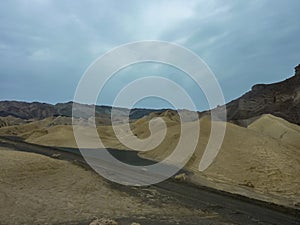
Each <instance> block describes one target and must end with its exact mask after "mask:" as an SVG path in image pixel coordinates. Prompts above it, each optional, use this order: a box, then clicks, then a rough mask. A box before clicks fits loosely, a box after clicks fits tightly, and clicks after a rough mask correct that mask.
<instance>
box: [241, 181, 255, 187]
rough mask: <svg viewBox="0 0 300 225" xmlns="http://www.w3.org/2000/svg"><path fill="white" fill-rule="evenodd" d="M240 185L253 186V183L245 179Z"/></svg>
mask: <svg viewBox="0 0 300 225" xmlns="http://www.w3.org/2000/svg"><path fill="white" fill-rule="evenodd" d="M241 185H243V186H246V187H250V188H254V184H253V183H252V182H251V181H247V180H245V182H244V183H243V184H241Z"/></svg>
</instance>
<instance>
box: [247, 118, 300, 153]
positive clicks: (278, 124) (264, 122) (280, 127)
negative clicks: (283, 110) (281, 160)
mask: <svg viewBox="0 0 300 225" xmlns="http://www.w3.org/2000/svg"><path fill="white" fill-rule="evenodd" d="M248 128H249V129H252V130H255V131H258V132H261V133H263V134H264V135H267V136H270V137H272V138H274V139H276V140H280V141H281V142H282V143H285V144H288V145H292V146H294V147H296V148H298V149H300V138H299V134H300V127H299V126H298V125H296V124H292V123H290V122H288V121H286V120H284V119H282V118H279V117H276V116H273V115H270V114H267V115H263V116H261V117H260V118H259V119H257V120H256V121H254V122H253V123H251V124H250V125H249V127H248Z"/></svg>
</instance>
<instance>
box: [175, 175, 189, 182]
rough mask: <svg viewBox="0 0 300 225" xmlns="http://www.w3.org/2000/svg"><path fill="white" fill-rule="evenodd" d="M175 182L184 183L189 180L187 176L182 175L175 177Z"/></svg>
mask: <svg viewBox="0 0 300 225" xmlns="http://www.w3.org/2000/svg"><path fill="white" fill-rule="evenodd" d="M175 180H177V181H181V182H184V181H186V180H187V175H186V174H185V173H180V174H177V175H176V176H175Z"/></svg>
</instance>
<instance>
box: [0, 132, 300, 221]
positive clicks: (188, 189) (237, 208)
mask: <svg viewBox="0 0 300 225" xmlns="http://www.w3.org/2000/svg"><path fill="white" fill-rule="evenodd" d="M0 146H4V147H9V148H12V149H14V150H18V151H26V152H34V153H38V154H43V155H46V156H50V157H59V159H62V160H68V161H71V162H73V163H76V164H79V165H81V166H83V167H85V168H88V169H90V167H89V165H88V164H87V163H86V162H85V160H84V159H83V157H82V156H81V154H80V152H79V150H78V149H70V148H54V147H46V146H40V145H35V144H29V143H26V142H23V141H22V140H21V139H18V138H16V137H0ZM112 151H113V155H114V156H115V157H117V158H119V159H121V160H122V161H124V162H129V161H130V163H131V164H135V165H142V164H145V165H147V164H151V163H152V162H151V161H149V160H143V159H140V158H139V157H138V156H137V155H136V153H134V152H129V153H126V154H125V153H124V151H118V150H112ZM97 165H102V167H106V168H107V169H108V171H109V164H107V163H106V162H99V161H98V162H97ZM141 172H142V171H141ZM124 173H126V171H122V172H121V173H120V176H122V174H123V175H124ZM133 179H134V175H133ZM111 186H112V187H114V188H118V189H122V190H124V191H127V192H129V193H135V192H136V189H137V188H134V189H133V187H128V186H121V185H118V184H114V183H111ZM144 189H145V187H144V188H140V191H143V190H144ZM147 189H152V190H156V191H158V192H160V193H162V194H164V195H166V196H171V197H172V198H174V199H176V201H177V202H179V203H180V204H182V205H185V206H188V207H191V208H200V209H202V210H204V211H205V210H207V211H214V212H217V213H218V214H220V215H221V216H222V217H223V218H225V219H227V220H228V221H232V222H233V223H235V224H243V225H244V224H245V225H258V224H273V225H296V224H298V225H300V211H299V210H295V209H289V208H285V207H281V206H276V205H271V204H269V203H266V202H262V201H257V200H252V199H248V198H246V197H241V196H237V195H233V194H228V193H225V192H221V191H217V190H213V189H210V188H206V187H199V186H193V185H189V184H186V183H178V182H176V181H173V180H172V179H169V180H166V181H164V182H161V183H159V184H156V185H152V186H149V187H147ZM149 224H150V223H149ZM153 224H155V223H153ZM188 224H189V225H191V224H200V223H198V222H197V221H190V222H189V223H188ZM201 224H202V223H201Z"/></svg>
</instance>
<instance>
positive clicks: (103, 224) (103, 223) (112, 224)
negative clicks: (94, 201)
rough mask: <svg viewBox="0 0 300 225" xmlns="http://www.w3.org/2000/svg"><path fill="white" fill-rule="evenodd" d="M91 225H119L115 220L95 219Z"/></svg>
mask: <svg viewBox="0 0 300 225" xmlns="http://www.w3.org/2000/svg"><path fill="white" fill-rule="evenodd" d="M90 225H118V223H117V222H116V221H115V220H112V219H103V218H102V219H98V218H97V219H95V220H93V221H92V222H91V223H90Z"/></svg>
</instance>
